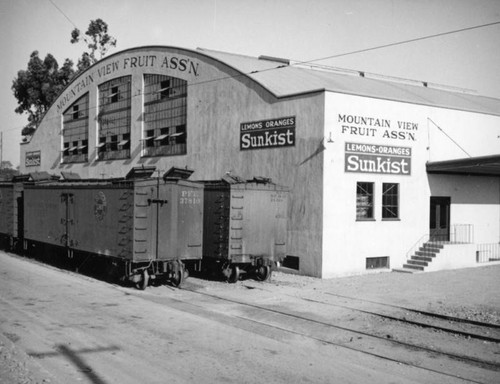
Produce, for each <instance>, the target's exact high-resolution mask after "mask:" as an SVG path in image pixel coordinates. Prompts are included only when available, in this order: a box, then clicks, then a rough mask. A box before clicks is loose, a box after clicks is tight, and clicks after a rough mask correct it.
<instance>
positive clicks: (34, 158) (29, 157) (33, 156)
mask: <svg viewBox="0 0 500 384" xmlns="http://www.w3.org/2000/svg"><path fill="white" fill-rule="evenodd" d="M41 163H42V152H41V151H33V152H26V156H25V158H24V165H25V166H26V167H38V166H40V165H41Z"/></svg>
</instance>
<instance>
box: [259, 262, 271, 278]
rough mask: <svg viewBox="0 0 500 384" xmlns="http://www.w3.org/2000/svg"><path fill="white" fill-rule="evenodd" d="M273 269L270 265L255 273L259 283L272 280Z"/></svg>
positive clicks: (262, 266)
mask: <svg viewBox="0 0 500 384" xmlns="http://www.w3.org/2000/svg"><path fill="white" fill-rule="evenodd" d="M271 273H272V271H271V267H270V266H269V265H261V266H260V267H258V268H257V269H256V271H255V277H256V278H257V280H259V281H267V280H269V279H270V278H271Z"/></svg>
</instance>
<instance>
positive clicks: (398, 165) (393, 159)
mask: <svg viewBox="0 0 500 384" xmlns="http://www.w3.org/2000/svg"><path fill="white" fill-rule="evenodd" d="M345 172H356V173H382V174H391V175H407V176H409V175H411V148H409V147H396V146H391V145H376V144H363V143H348V142H346V143H345Z"/></svg>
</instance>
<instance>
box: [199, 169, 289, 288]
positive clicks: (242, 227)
mask: <svg viewBox="0 0 500 384" xmlns="http://www.w3.org/2000/svg"><path fill="white" fill-rule="evenodd" d="M204 184H205V189H204V195H205V201H204V221H203V227H204V228H203V264H204V268H206V269H208V270H211V271H212V272H214V271H215V272H217V271H220V272H222V274H223V276H224V277H225V278H226V279H227V280H228V281H229V282H236V281H237V280H238V279H239V278H240V274H241V273H243V272H244V273H249V272H250V273H254V274H255V276H256V278H257V279H259V280H267V279H268V278H269V277H270V275H271V271H272V269H271V268H272V266H273V264H274V263H276V262H279V261H281V260H282V259H283V258H284V257H285V254H286V236H287V206H288V189H287V188H285V187H282V186H279V185H276V184H274V183H272V182H271V181H270V180H268V179H264V178H254V179H253V180H250V181H244V180H242V179H240V178H238V177H231V176H225V177H223V178H222V180H219V181H206V182H204Z"/></svg>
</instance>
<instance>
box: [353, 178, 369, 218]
mask: <svg viewBox="0 0 500 384" xmlns="http://www.w3.org/2000/svg"><path fill="white" fill-rule="evenodd" d="M370 219H373V183H363V182H359V183H357V184H356V220H370Z"/></svg>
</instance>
